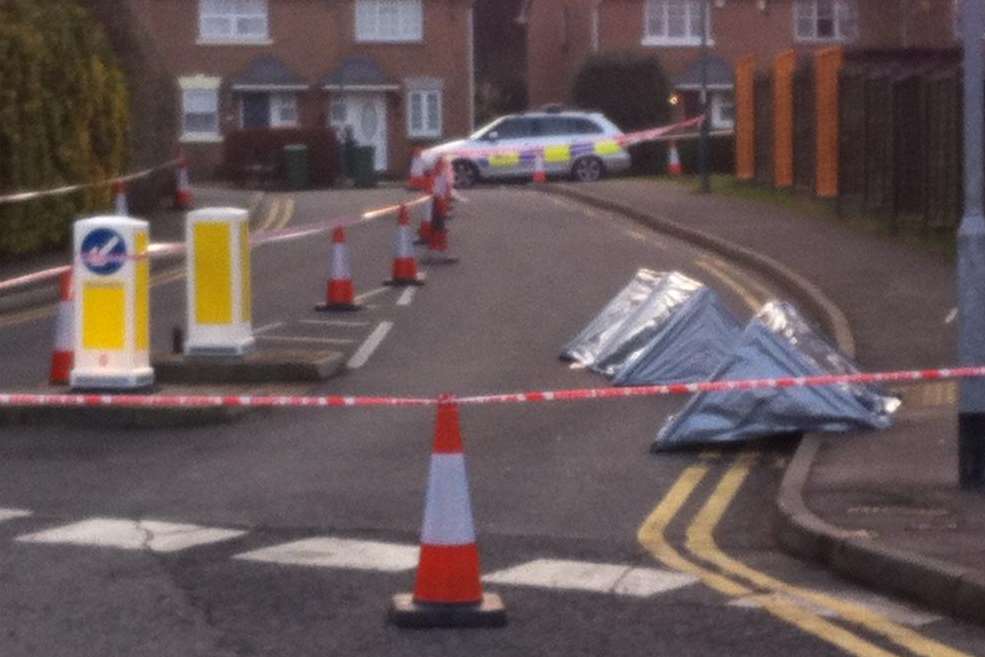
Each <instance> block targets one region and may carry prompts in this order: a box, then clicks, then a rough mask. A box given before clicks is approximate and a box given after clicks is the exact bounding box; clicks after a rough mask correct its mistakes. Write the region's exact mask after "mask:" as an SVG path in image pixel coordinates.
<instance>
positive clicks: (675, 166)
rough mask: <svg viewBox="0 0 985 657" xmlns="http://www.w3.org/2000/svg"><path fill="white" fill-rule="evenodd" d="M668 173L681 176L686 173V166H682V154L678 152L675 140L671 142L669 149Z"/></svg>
mask: <svg viewBox="0 0 985 657" xmlns="http://www.w3.org/2000/svg"><path fill="white" fill-rule="evenodd" d="M667 173H668V174H669V175H671V176H679V175H681V174H683V173H684V168H683V167H682V166H681V156H680V154H679V153H678V152H677V144H676V143H675V142H670V147H669V148H668V149H667Z"/></svg>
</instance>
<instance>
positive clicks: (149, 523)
mask: <svg viewBox="0 0 985 657" xmlns="http://www.w3.org/2000/svg"><path fill="white" fill-rule="evenodd" d="M245 533H246V532H244V531H238V530H234V529H217V528H214V527H200V526H198V525H183V524H176V523H170V522H158V521H155V520H118V519H114V518H90V519H89V520H83V521H82V522H77V523H74V524H71V525H65V526H64V527H56V528H54V529H49V530H46V531H42V532H37V533H35V534H27V535H25V536H19V537H17V539H16V540H17V541H20V542H24V543H61V544H64V543H68V544H73V545H93V546H97V547H111V548H119V549H121V550H150V551H151V552H177V551H179V550H184V549H187V548H190V547H195V546H197V545H206V544H208V543H218V542H219V541H228V540H230V539H233V538H236V537H238V536H242V535H243V534H245Z"/></svg>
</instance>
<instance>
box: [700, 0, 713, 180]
mask: <svg viewBox="0 0 985 657" xmlns="http://www.w3.org/2000/svg"><path fill="white" fill-rule="evenodd" d="M699 20H700V21H701V113H702V114H703V115H704V120H703V121H701V134H700V136H699V138H698V171H700V173H701V191H702V193H705V194H707V193H708V192H710V191H711V179H710V177H709V173H708V168H709V166H708V139H709V135H708V123H709V120H708V0H701V14H700V17H699Z"/></svg>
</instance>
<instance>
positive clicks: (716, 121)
mask: <svg viewBox="0 0 985 657" xmlns="http://www.w3.org/2000/svg"><path fill="white" fill-rule="evenodd" d="M710 101H711V102H710V105H711V107H710V108H709V109H710V114H711V124H710V125H711V128H712V129H713V130H729V129H731V128H734V127H735V94H733V93H732V92H731V91H715V92H712V94H711V97H710Z"/></svg>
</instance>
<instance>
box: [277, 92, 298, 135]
mask: <svg viewBox="0 0 985 657" xmlns="http://www.w3.org/2000/svg"><path fill="white" fill-rule="evenodd" d="M285 110H286V111H287V112H289V116H288V118H284V111H285ZM299 112H300V110H299V109H298V95H297V94H295V93H272V94H270V127H271V128H296V127H298V125H299V124H300V114H299Z"/></svg>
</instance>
